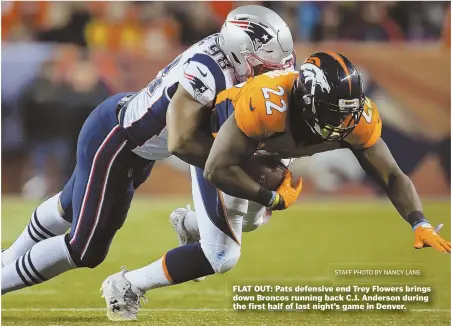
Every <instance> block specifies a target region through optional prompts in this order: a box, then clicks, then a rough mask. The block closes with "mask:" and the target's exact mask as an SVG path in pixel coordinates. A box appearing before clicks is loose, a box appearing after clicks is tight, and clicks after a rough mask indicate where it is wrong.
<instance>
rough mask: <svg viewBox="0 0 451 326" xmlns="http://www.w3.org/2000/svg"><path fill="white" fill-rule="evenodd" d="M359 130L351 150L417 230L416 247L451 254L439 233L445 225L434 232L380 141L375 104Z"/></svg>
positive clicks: (411, 187) (412, 188) (406, 179)
mask: <svg viewBox="0 0 451 326" xmlns="http://www.w3.org/2000/svg"><path fill="white" fill-rule="evenodd" d="M368 106H369V108H368ZM372 106H373V107H372ZM356 131H357V133H356V134H355V135H354V146H352V145H351V150H352V151H353V153H354V155H355V156H356V158H357V159H358V161H359V162H360V165H361V166H362V168H363V169H364V170H365V172H366V173H367V174H368V175H369V176H370V177H371V178H372V179H373V180H374V181H375V182H376V183H378V184H379V185H380V186H381V187H382V188H383V189H384V190H385V193H386V194H387V196H388V198H389V199H390V201H391V202H392V203H393V205H394V206H395V208H396V209H397V211H398V212H399V214H400V215H401V216H402V217H403V218H404V219H405V220H406V221H407V222H408V223H409V224H410V225H411V227H412V228H413V230H414V233H415V240H414V247H415V248H417V249H420V248H423V247H429V246H430V247H434V248H435V249H436V250H438V251H441V252H451V243H450V242H448V241H445V240H444V239H442V238H441V237H440V236H439V235H438V234H437V233H436V232H437V231H438V230H439V229H440V227H441V226H439V227H438V228H437V229H435V230H434V228H433V227H432V226H431V224H430V223H429V221H428V220H427V219H426V217H425V215H424V212H423V207H422V205H421V201H420V198H419V196H418V193H417V191H416V189H415V186H414V185H413V183H412V181H411V180H410V178H409V177H408V176H407V175H405V174H404V173H403V172H402V171H401V169H400V168H399V166H398V164H397V163H396V161H395V159H394V158H393V156H392V154H391V153H390V150H389V149H388V147H387V145H386V144H385V142H384V141H383V140H382V138H380V133H381V121H380V118H379V114H378V112H377V108H376V106H375V105H374V103H373V102H370V101H369V100H368V102H367V107H365V115H364V117H362V119H361V122H359V125H358V126H357V127H356Z"/></svg>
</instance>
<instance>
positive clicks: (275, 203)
mask: <svg viewBox="0 0 451 326" xmlns="http://www.w3.org/2000/svg"><path fill="white" fill-rule="evenodd" d="M292 177H293V176H292V174H291V171H290V170H287V172H286V173H285V177H284V179H283V181H282V184H281V185H280V186H279V188H277V190H276V191H274V192H273V199H272V201H271V203H270V205H269V207H268V208H269V209H271V210H283V209H287V208H288V207H289V206H291V205H292V204H293V203H294V202H296V200H297V199H298V197H299V194H300V193H301V191H302V178H299V180H298V181H297V183H296V185H295V186H294V187H293V186H292V185H291V181H292Z"/></svg>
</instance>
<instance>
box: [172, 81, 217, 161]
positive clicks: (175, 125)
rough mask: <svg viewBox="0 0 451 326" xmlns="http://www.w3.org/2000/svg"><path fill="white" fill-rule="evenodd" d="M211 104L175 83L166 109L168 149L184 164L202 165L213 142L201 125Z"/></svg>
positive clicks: (209, 110)
mask: <svg viewBox="0 0 451 326" xmlns="http://www.w3.org/2000/svg"><path fill="white" fill-rule="evenodd" d="M210 112H211V108H210V107H208V106H204V105H203V104H201V103H199V102H198V101H197V100H195V99H194V98H193V96H192V95H191V94H190V93H189V92H188V91H186V90H185V88H183V87H181V86H180V85H179V87H178V88H177V91H176V92H175V94H174V96H173V97H172V100H171V102H170V104H169V107H168V111H167V113H166V124H167V128H168V150H169V152H171V153H172V154H174V155H175V156H177V157H178V158H180V159H181V160H183V161H185V162H186V163H188V164H191V165H195V166H197V167H200V168H203V167H204V165H205V162H206V160H207V157H208V153H209V152H210V149H211V145H212V144H213V140H214V138H213V136H212V135H211V133H208V132H206V131H207V130H209V129H208V128H203V125H204V123H205V119H207V118H208V115H209V113H210Z"/></svg>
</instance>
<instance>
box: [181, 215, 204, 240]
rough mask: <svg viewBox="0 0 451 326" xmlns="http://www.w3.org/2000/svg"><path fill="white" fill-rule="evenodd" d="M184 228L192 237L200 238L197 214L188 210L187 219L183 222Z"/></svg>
mask: <svg viewBox="0 0 451 326" xmlns="http://www.w3.org/2000/svg"><path fill="white" fill-rule="evenodd" d="M183 226H184V227H185V229H186V231H187V232H188V233H189V234H190V235H191V236H195V237H198V238H199V237H200V234H199V224H197V215H196V212H194V211H192V210H188V213H187V214H186V216H185V219H184V221H183Z"/></svg>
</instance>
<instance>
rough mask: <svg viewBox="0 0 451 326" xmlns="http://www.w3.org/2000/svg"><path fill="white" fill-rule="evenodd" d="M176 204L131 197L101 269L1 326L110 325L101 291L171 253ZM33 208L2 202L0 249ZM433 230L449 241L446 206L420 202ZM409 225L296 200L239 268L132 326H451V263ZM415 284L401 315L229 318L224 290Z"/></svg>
mask: <svg viewBox="0 0 451 326" xmlns="http://www.w3.org/2000/svg"><path fill="white" fill-rule="evenodd" d="M184 204H186V201H183V200H172V201H168V200H155V199H154V200H146V199H144V198H137V199H136V200H135V201H134V203H133V205H132V209H131V211H130V215H129V217H128V220H127V222H126V223H125V225H124V227H123V228H122V229H121V230H120V231H119V232H118V234H117V236H116V238H115V240H114V242H113V244H112V247H111V250H110V253H109V255H108V257H107V259H106V261H105V262H104V263H103V264H102V265H101V266H99V267H98V268H97V269H95V270H88V269H86V270H75V271H71V272H69V273H67V274H65V275H62V276H60V277H58V278H56V279H54V280H52V281H49V282H47V283H45V284H41V285H39V286H36V287H33V288H28V289H23V290H21V291H17V292H15V293H9V294H7V295H5V296H4V297H2V302H1V304H2V325H14V326H19V325H32V326H39V325H109V324H111V323H109V322H108V321H107V319H106V316H105V311H104V301H103V299H102V298H101V297H100V292H99V288H100V285H101V283H102V281H103V280H104V278H105V277H106V276H108V275H109V274H111V273H115V272H117V271H119V269H120V267H121V265H123V266H126V267H127V268H128V269H134V268H137V267H140V266H143V265H146V264H148V263H150V262H152V261H153V260H155V259H157V258H159V257H161V256H162V255H163V254H164V253H165V252H166V251H167V250H169V249H171V248H173V247H174V246H175V245H176V239H175V236H174V234H173V231H172V229H171V228H170V225H169V223H168V214H169V213H170V212H171V211H172V209H173V208H175V207H177V206H182V205H184ZM34 207H35V203H24V202H22V201H20V200H18V199H14V198H3V200H2V247H3V248H6V247H7V246H8V245H9V244H10V243H11V242H13V241H14V239H15V237H16V236H17V235H18V234H19V233H20V232H21V231H22V229H23V227H24V226H25V225H26V223H27V222H28V219H29V216H30V214H31V213H32V211H33V209H34ZM425 210H426V212H427V215H428V217H429V218H430V219H431V220H432V221H433V222H434V223H438V222H443V223H445V227H444V229H443V230H442V231H441V233H442V235H443V236H444V237H446V238H450V224H451V221H450V216H451V211H450V205H449V202H435V203H434V202H426V203H425ZM412 243H413V236H412V233H411V231H410V229H409V227H408V225H407V224H406V223H405V222H404V221H403V220H402V219H401V218H400V217H399V216H398V215H397V213H396V212H395V210H394V208H392V206H391V205H390V204H389V203H388V202H379V201H373V202H372V201H365V202H355V203H353V202H351V201H344V202H337V201H334V202H328V201H315V202H309V201H303V202H300V203H299V204H298V205H297V206H296V207H293V208H291V209H289V210H288V211H286V212H280V213H276V214H274V215H273V217H272V218H271V220H270V223H269V224H267V225H264V226H263V227H262V228H260V229H259V230H257V231H255V232H253V233H248V234H244V236H243V250H242V256H241V260H240V262H239V263H238V266H237V267H236V268H235V269H234V270H232V271H230V272H228V273H227V274H224V275H215V276H211V277H208V278H207V280H206V281H204V282H202V283H194V282H188V283H186V284H182V285H178V286H174V287H171V288H162V289H157V290H154V291H151V292H148V293H147V297H148V299H149V302H148V303H146V304H144V305H143V310H142V312H140V314H139V321H138V322H136V323H133V325H158V326H160V325H194V326H196V325H208V326H210V325H245V326H253V325H255V326H257V325H259V326H270V325H309V326H310V325H312V326H313V325H334V326H335V325H359V326H360V325H370V326H373V325H409V326H410V325H451V310H450V309H451V298H450V293H451V256H450V255H445V254H440V253H438V252H435V251H433V250H432V249H424V250H420V251H416V250H414V249H413V246H412ZM357 268H359V269H384V268H390V269H395V268H403V269H404V268H405V269H420V270H421V273H422V275H421V276H415V277H414V276H405V277H400V276H398V277H388V276H385V277H375V276H372V277H371V276H369V277H358V278H357V277H343V276H334V271H335V270H338V269H357ZM350 283H352V284H394V283H396V284H401V283H403V284H423V285H430V286H431V287H432V289H433V292H432V295H431V298H432V300H431V302H430V303H427V304H418V303H417V304H409V305H408V306H409V308H410V309H411V310H410V311H408V312H389V311H388V312H387V311H385V312H350V313H344V312H323V313H321V312H234V311H233V309H232V301H231V298H232V286H233V285H237V284H241V285H243V284H252V285H257V284H258V285H268V284H272V285H276V284H278V285H304V284H315V285H320V284H350Z"/></svg>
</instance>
